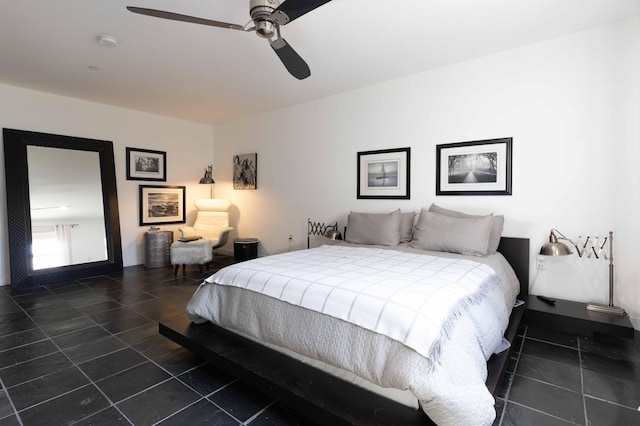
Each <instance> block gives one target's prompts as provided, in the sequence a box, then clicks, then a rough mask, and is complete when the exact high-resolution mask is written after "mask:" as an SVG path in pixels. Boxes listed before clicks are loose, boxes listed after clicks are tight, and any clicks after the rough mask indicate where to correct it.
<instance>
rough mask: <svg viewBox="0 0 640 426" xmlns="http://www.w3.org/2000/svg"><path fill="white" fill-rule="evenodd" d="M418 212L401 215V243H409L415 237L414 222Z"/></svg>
mask: <svg viewBox="0 0 640 426" xmlns="http://www.w3.org/2000/svg"><path fill="white" fill-rule="evenodd" d="M415 217H416V212H411V213H400V242H403V243H408V242H409V241H411V238H412V237H413V222H414V220H415Z"/></svg>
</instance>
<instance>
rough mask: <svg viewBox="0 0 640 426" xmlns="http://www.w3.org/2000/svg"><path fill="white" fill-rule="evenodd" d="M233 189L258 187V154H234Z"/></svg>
mask: <svg viewBox="0 0 640 426" xmlns="http://www.w3.org/2000/svg"><path fill="white" fill-rule="evenodd" d="M233 189H258V154H256V153H253V154H240V155H234V156H233Z"/></svg>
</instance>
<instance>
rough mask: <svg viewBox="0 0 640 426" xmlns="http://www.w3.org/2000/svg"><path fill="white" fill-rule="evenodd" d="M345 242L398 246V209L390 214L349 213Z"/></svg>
mask: <svg viewBox="0 0 640 426" xmlns="http://www.w3.org/2000/svg"><path fill="white" fill-rule="evenodd" d="M345 241H346V242H348V243H354V244H380V245H384V246H397V245H398V244H400V209H398V210H396V211H393V212H391V213H356V212H351V213H349V218H348V219H347V234H346V235H345Z"/></svg>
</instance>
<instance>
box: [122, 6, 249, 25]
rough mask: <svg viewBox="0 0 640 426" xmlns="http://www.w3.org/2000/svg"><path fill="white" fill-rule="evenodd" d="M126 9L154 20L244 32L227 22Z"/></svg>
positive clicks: (150, 10) (128, 7) (134, 8)
mask: <svg viewBox="0 0 640 426" xmlns="http://www.w3.org/2000/svg"><path fill="white" fill-rule="evenodd" d="M127 9H128V10H129V11H130V12H133V13H139V14H141V15H147V16H153V17H154V18H162V19H169V20H171V21H181V22H189V23H191V24H200V25H208V26H210V27H220V28H229V29H231V30H240V31H246V30H245V28H244V26H242V25H238V24H229V23H227V22H220V21H212V20H210V19H204V18H196V17H195V16H187V15H180V14H179V13H173V12H165V11H163V10H155V9H146V8H143V7H134V6H127Z"/></svg>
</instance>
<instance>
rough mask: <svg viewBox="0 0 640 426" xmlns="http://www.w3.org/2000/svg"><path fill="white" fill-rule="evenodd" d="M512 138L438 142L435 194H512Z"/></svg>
mask: <svg viewBox="0 0 640 426" xmlns="http://www.w3.org/2000/svg"><path fill="white" fill-rule="evenodd" d="M512 156H513V138H499V139H486V140H479V141H470V142H458V143H450V144H442V145H436V195H511V191H512V176H511V175H512Z"/></svg>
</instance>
